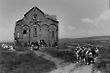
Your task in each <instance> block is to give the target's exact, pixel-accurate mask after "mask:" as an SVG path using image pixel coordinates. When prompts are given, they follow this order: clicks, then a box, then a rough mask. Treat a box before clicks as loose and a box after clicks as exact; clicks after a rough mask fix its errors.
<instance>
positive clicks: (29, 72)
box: [0, 51, 56, 73]
mask: <svg viewBox="0 0 110 73" xmlns="http://www.w3.org/2000/svg"><path fill="white" fill-rule="evenodd" d="M55 68H56V66H55V64H54V63H53V62H50V61H48V60H45V59H44V58H42V57H38V56H37V55H35V54H34V53H31V52H30V53H24V54H23V53H22V54H18V53H16V52H9V51H3V52H0V73H45V72H49V71H51V70H52V69H55Z"/></svg>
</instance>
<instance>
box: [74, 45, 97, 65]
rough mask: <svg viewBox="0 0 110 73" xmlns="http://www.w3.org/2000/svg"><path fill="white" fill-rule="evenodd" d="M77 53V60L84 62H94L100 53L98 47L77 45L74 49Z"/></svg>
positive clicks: (77, 61)
mask: <svg viewBox="0 0 110 73" xmlns="http://www.w3.org/2000/svg"><path fill="white" fill-rule="evenodd" d="M72 51H73V53H74V55H75V59H76V60H75V62H76V63H79V62H82V63H84V64H87V65H89V64H93V63H94V62H95V60H96V58H97V57H98V55H99V50H98V48H96V47H80V46H78V47H76V48H73V49H72Z"/></svg>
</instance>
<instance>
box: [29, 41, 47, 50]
mask: <svg viewBox="0 0 110 73" xmlns="http://www.w3.org/2000/svg"><path fill="white" fill-rule="evenodd" d="M28 46H30V47H31V48H32V49H34V50H39V49H40V48H41V47H47V44H46V42H45V41H44V40H40V41H36V42H31V43H29V44H28Z"/></svg>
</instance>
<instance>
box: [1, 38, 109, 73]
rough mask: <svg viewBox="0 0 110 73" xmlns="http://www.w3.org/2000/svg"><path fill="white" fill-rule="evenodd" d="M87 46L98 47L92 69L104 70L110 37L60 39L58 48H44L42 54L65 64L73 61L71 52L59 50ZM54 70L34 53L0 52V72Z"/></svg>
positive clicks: (27, 72) (19, 72)
mask: <svg viewBox="0 0 110 73" xmlns="http://www.w3.org/2000/svg"><path fill="white" fill-rule="evenodd" d="M88 44H89V45H92V46H94V47H99V54H100V55H99V57H98V61H97V62H96V63H94V67H95V68H97V69H99V70H101V69H106V66H105V65H106V64H107V63H110V37H107V36H106V37H92V38H91V37H90V38H80V39H60V40H59V46H58V48H46V49H43V50H42V52H46V53H48V54H50V55H51V56H53V57H57V58H60V59H63V60H64V61H65V62H72V61H73V60H74V55H73V54H72V51H68V52H67V51H61V50H68V49H71V48H69V47H68V46H72V47H76V46H77V45H80V46H87V45H88ZM59 50H60V51H59ZM106 59H107V60H106ZM55 68H56V66H55V64H54V63H53V62H50V61H48V60H45V59H44V58H42V57H38V56H36V55H35V54H34V53H26V54H18V53H16V52H8V51H0V71H4V73H10V72H12V73H43V72H48V71H50V70H51V69H55Z"/></svg>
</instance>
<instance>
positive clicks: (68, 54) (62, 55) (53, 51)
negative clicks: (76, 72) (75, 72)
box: [45, 48, 75, 62]
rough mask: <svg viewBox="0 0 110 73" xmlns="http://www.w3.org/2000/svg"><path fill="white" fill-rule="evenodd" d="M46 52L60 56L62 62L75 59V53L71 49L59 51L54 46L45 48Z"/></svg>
mask: <svg viewBox="0 0 110 73" xmlns="http://www.w3.org/2000/svg"><path fill="white" fill-rule="evenodd" d="M45 52H46V53H48V54H50V55H51V56H53V57H57V58H60V59H62V60H64V62H73V61H75V55H74V54H73V53H72V52H71V51H59V50H56V49H55V48H54V49H53V48H52V49H46V50H45Z"/></svg>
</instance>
